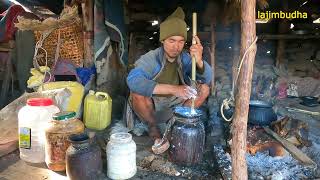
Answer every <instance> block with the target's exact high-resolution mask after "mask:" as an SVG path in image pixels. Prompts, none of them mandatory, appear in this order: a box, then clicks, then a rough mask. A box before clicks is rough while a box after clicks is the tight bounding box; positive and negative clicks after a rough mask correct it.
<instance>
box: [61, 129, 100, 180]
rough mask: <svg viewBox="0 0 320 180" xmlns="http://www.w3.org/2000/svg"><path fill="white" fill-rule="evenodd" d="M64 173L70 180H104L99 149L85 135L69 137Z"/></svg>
mask: <svg viewBox="0 0 320 180" xmlns="http://www.w3.org/2000/svg"><path fill="white" fill-rule="evenodd" d="M69 140H70V142H71V145H70V146H69V148H68V149H67V153H66V164H67V166H66V172H67V176H68V179H70V180H89V179H104V178H103V176H104V175H103V169H102V158H101V150H100V147H99V146H98V145H97V144H96V143H94V142H93V141H92V139H89V137H88V135H86V134H83V133H81V134H73V135H70V136H69Z"/></svg>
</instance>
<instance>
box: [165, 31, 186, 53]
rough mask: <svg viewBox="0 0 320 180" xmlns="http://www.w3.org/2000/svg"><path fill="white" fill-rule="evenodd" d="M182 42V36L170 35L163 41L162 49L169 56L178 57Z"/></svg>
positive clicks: (183, 41) (183, 42)
mask: <svg viewBox="0 0 320 180" xmlns="http://www.w3.org/2000/svg"><path fill="white" fill-rule="evenodd" d="M184 44H185V40H184V37H182V36H171V37H168V38H167V39H165V40H164V41H163V47H164V51H165V53H166V55H167V56H168V57H169V58H176V57H178V56H179V55H180V53H181V52H182V49H183V46H184Z"/></svg>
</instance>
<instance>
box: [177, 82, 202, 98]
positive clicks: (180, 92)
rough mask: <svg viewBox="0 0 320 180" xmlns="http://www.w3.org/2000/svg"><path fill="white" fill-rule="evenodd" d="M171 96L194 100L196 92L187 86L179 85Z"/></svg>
mask: <svg viewBox="0 0 320 180" xmlns="http://www.w3.org/2000/svg"><path fill="white" fill-rule="evenodd" d="M173 92H174V93H173V95H174V96H176V97H180V98H182V99H191V98H196V96H197V90H196V89H193V88H192V87H190V86H187V85H179V86H176V88H175V89H174V91H173Z"/></svg>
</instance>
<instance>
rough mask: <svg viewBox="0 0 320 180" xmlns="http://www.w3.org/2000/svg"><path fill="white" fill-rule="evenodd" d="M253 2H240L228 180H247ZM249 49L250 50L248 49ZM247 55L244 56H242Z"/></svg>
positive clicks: (254, 18) (253, 54)
mask: <svg viewBox="0 0 320 180" xmlns="http://www.w3.org/2000/svg"><path fill="white" fill-rule="evenodd" d="M255 13H256V1H255V0H241V51H240V57H243V64H242V67H241V69H240V73H239V77H238V78H237V86H238V87H237V89H236V96H235V98H236V100H235V114H234V118H233V127H232V146H231V157H232V158H231V160H232V179H233V180H247V179H248V171H247V162H246V157H245V155H246V145H247V142H246V141H247V122H248V111H249V100H250V94H251V81H252V74H253V65H254V60H255V55H256V51H257V49H256V45H255V39H256V22H255V21H256V14H255ZM249 47H253V48H251V49H249ZM246 51H247V54H246V56H244V54H245V52H246Z"/></svg>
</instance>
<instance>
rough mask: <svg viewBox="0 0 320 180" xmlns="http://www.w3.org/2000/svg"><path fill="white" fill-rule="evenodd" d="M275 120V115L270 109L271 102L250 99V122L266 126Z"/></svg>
mask: <svg viewBox="0 0 320 180" xmlns="http://www.w3.org/2000/svg"><path fill="white" fill-rule="evenodd" d="M275 120H277V115H276V114H275V112H274V111H273V109H272V104H270V103H268V102H265V101H259V100H252V101H250V103H249V117H248V122H249V123H250V124H253V125H259V126H268V125H270V123H271V122H272V121H275Z"/></svg>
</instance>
